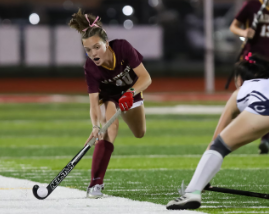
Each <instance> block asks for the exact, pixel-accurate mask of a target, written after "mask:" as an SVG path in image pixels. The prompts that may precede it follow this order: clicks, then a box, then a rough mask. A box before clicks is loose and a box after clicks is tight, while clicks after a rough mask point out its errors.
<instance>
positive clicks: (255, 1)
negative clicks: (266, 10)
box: [245, 0, 262, 9]
mask: <svg viewBox="0 0 269 214" xmlns="http://www.w3.org/2000/svg"><path fill="white" fill-rule="evenodd" d="M245 4H246V6H248V7H249V8H253V9H256V8H260V7H261V5H262V3H261V2H260V1H259V0H250V1H247V2H246V3H245Z"/></svg>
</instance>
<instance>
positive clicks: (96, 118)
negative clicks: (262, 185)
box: [85, 93, 101, 145]
mask: <svg viewBox="0 0 269 214" xmlns="http://www.w3.org/2000/svg"><path fill="white" fill-rule="evenodd" d="M89 98H90V117H91V121H92V127H93V129H92V132H91V134H90V136H89V138H88V139H87V140H86V143H85V145H86V144H87V143H88V142H89V141H90V140H91V139H92V138H93V137H95V138H99V137H100V136H99V135H98V134H99V130H100V121H101V118H100V115H101V112H100V107H99V93H91V94H89ZM98 127H99V128H98Z"/></svg>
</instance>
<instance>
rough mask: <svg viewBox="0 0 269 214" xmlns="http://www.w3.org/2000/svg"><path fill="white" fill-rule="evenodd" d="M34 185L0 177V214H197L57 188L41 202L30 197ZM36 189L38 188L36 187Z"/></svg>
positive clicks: (147, 203) (158, 205)
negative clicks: (87, 196)
mask: <svg viewBox="0 0 269 214" xmlns="http://www.w3.org/2000/svg"><path fill="white" fill-rule="evenodd" d="M35 184H36V183H34V182H32V181H28V180H22V179H16V178H7V177H3V176H0V213H3V214H47V213H49V214H74V213H79V214H89V213H94V214H127V213H128V214H138V213H139V214H171V213H175V214H176V213H179V214H201V213H202V212H196V211H185V210H184V211H170V210H166V208H165V206H164V205H160V204H154V203H150V202H140V201H133V200H130V199H126V198H120V197H113V196H105V197H104V198H102V199H88V198H86V197H85V194H86V193H85V192H84V191H80V190H77V189H70V188H66V187H57V188H56V189H55V190H54V192H52V194H51V195H50V196H49V197H48V198H47V199H45V200H37V199H36V198H35V197H34V196H33V194H32V187H33V185H35ZM39 185H40V184H39Z"/></svg>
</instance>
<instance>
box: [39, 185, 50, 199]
mask: <svg viewBox="0 0 269 214" xmlns="http://www.w3.org/2000/svg"><path fill="white" fill-rule="evenodd" d="M37 195H38V196H39V197H41V198H44V197H46V196H47V195H48V189H47V188H46V187H39V188H38V190H37Z"/></svg>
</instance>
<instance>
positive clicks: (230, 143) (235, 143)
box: [167, 111, 269, 209]
mask: <svg viewBox="0 0 269 214" xmlns="http://www.w3.org/2000/svg"><path fill="white" fill-rule="evenodd" d="M268 128H269V116H261V115H257V114H253V113H250V112H247V111H244V112H242V113H241V114H240V115H239V116H238V117H237V118H236V119H235V120H234V121H233V122H232V123H231V124H229V125H228V126H227V127H226V128H225V129H224V130H223V131H222V132H221V133H220V135H219V136H218V137H217V138H216V139H215V140H214V141H213V143H212V145H211V146H210V149H209V150H207V151H206V152H205V153H204V154H203V156H202V158H201V160H200V162H199V164H198V166H197V168H196V171H195V173H194V175H193V177H192V179H191V182H190V183H189V185H188V187H187V188H186V190H185V192H186V194H185V195H183V196H182V197H180V198H178V199H176V200H172V201H170V202H169V203H168V204H167V209H196V208H198V207H200V204H201V191H202V190H203V189H204V187H205V186H206V185H207V184H208V183H209V181H210V180H211V179H212V178H213V177H214V176H215V175H216V173H217V172H218V171H219V169H220V167H221V165H222V161H223V158H224V157H225V156H226V155H228V154H229V153H230V152H232V151H234V150H236V149H237V148H239V147H241V146H243V145H245V144H247V143H250V142H252V141H254V140H256V139H258V138H260V137H261V136H263V135H264V134H266V133H267V132H268Z"/></svg>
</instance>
